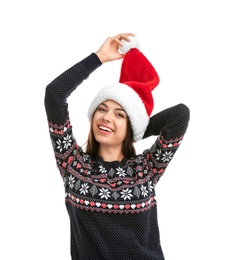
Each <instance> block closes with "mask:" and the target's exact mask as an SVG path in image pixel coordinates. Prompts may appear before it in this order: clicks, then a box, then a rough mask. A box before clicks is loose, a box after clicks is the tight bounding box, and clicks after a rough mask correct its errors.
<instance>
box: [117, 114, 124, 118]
mask: <svg viewBox="0 0 234 260" xmlns="http://www.w3.org/2000/svg"><path fill="white" fill-rule="evenodd" d="M116 116H117V117H124V115H123V114H120V113H118V114H116Z"/></svg>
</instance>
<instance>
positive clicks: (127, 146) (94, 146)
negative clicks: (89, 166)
mask: <svg viewBox="0 0 234 260" xmlns="http://www.w3.org/2000/svg"><path fill="white" fill-rule="evenodd" d="M94 113H95V112H94ZM92 122H93V118H92V121H91V123H90V130H89V135H88V141H87V146H86V152H87V153H88V154H89V155H90V156H91V158H92V159H93V160H95V159H96V157H97V155H98V148H99V143H98V142H97V141H96V139H95V137H94V134H93V129H92ZM122 153H123V155H124V157H126V158H131V157H133V156H136V150H135V147H134V144H133V131H132V127H131V124H130V121H129V119H128V118H127V133H126V136H125V139H124V141H123V144H122Z"/></svg>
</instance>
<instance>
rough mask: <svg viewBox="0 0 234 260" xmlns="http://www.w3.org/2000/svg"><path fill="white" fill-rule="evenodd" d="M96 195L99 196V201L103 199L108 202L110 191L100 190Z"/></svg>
mask: <svg viewBox="0 0 234 260" xmlns="http://www.w3.org/2000/svg"><path fill="white" fill-rule="evenodd" d="M98 195H99V196H101V199H103V198H105V199H106V200H108V198H110V191H109V190H108V189H105V188H101V189H100V193H99V194H98Z"/></svg>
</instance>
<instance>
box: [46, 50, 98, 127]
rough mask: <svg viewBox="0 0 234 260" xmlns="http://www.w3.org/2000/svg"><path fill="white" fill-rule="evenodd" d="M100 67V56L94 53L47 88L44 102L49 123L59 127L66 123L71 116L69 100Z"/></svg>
mask: <svg viewBox="0 0 234 260" xmlns="http://www.w3.org/2000/svg"><path fill="white" fill-rule="evenodd" d="M100 65H101V61H100V60H99V58H98V56H97V55H96V54H94V53H92V54H90V55H89V56H88V57H86V58H85V59H83V60H82V61H80V62H78V63H77V64H75V65H74V66H72V67H71V68H69V69H68V70H66V71H65V72H63V73H62V74H61V75H60V76H58V77H57V78H55V79H54V80H53V81H52V82H51V83H50V84H49V85H48V86H47V87H46V93H45V99H44V102H45V109H46V114H47V118H48V121H49V123H53V124H57V125H62V124H64V123H65V121H66V120H67V119H68V116H69V115H68V105H67V98H68V97H69V95H70V94H71V93H72V91H74V90H75V89H76V88H77V86H78V85H80V84H81V83H82V82H83V81H84V80H85V79H87V78H88V76H89V75H90V74H91V73H92V72H93V71H94V70H95V69H96V68H98V67H99V66H100Z"/></svg>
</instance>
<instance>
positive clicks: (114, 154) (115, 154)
mask: <svg viewBox="0 0 234 260" xmlns="http://www.w3.org/2000/svg"><path fill="white" fill-rule="evenodd" d="M98 155H99V156H100V157H102V159H103V161H105V162H113V161H119V162H121V161H122V160H123V158H124V155H123V153H122V149H117V148H116V147H107V146H100V147H99V151H98Z"/></svg>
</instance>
